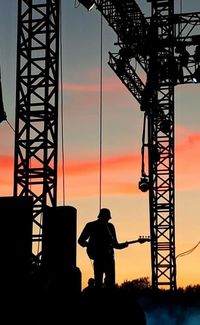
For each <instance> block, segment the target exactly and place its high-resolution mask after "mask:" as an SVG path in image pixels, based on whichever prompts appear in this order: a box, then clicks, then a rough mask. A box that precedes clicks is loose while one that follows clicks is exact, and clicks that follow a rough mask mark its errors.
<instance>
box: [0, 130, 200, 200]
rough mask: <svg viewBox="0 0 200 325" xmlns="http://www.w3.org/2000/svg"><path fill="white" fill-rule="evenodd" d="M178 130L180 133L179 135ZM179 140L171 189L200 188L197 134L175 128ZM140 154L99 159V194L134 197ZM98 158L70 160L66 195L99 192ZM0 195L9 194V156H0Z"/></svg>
mask: <svg viewBox="0 0 200 325" xmlns="http://www.w3.org/2000/svg"><path fill="white" fill-rule="evenodd" d="M180 131H181V132H180ZM178 134H180V135H181V136H179V135H178V138H180V140H179V141H177V143H176V147H175V186H176V189H178V190H192V189H199V187H200V171H199V161H200V132H191V131H190V130H189V129H185V130H184V129H182V128H179V129H178ZM140 168H141V154H140V153H139V152H138V153H133V154H128V153H127V154H125V155H121V156H120V155H116V156H111V157H105V158H104V159H103V160H102V191H103V193H104V194H110V195H116V194H134V193H139V192H138V181H139V178H140ZM99 170H100V162H99V160H98V159H94V160H92V159H90V160H84V161H83V160H81V159H80V160H70V161H67V162H66V164H65V168H64V174H65V178H66V181H65V183H66V187H67V192H68V195H69V196H72V197H79V196H80V197H83V196H85V197H86V196H94V195H98V193H99V176H100V175H99V173H100V172H99ZM62 175H63V172H62V166H61V165H59V166H58V192H59V190H60V189H61V183H62V177H63V176H62ZM0 178H1V188H0V194H1V195H5V194H7V193H8V192H12V187H13V157H12V156H1V157H0Z"/></svg>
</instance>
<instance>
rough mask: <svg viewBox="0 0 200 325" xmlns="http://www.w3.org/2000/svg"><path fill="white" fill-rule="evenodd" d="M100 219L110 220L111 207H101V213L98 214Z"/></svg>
mask: <svg viewBox="0 0 200 325" xmlns="http://www.w3.org/2000/svg"><path fill="white" fill-rule="evenodd" d="M98 219H100V220H107V221H108V220H109V219H111V213H110V210H109V209H106V208H102V209H100V212H99V215H98Z"/></svg>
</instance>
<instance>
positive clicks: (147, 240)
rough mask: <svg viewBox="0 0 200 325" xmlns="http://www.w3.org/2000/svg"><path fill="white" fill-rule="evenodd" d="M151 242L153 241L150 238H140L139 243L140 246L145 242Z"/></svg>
mask: <svg viewBox="0 0 200 325" xmlns="http://www.w3.org/2000/svg"><path fill="white" fill-rule="evenodd" d="M150 241H151V238H150V236H139V238H138V242H139V243H140V244H143V243H145V242H150Z"/></svg>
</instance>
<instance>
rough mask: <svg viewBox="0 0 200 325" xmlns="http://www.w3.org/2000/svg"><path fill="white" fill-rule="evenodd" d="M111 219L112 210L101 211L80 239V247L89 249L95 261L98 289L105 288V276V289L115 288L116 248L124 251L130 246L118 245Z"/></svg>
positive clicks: (85, 228)
mask: <svg viewBox="0 0 200 325" xmlns="http://www.w3.org/2000/svg"><path fill="white" fill-rule="evenodd" d="M110 219H111V214H110V210H109V209H106V208H103V209H101V210H100V213H99V215H98V219H97V220H95V221H91V222H88V223H87V224H86V225H85V227H84V229H83V231H82V233H81V235H80V237H79V239H78V243H79V245H81V246H82V247H87V253H88V256H89V257H90V258H91V259H92V260H94V263H93V266H94V280H95V287H97V288H101V287H102V286H103V276H104V275H105V287H106V288H112V287H114V286H115V259H114V248H116V249H123V248H125V247H127V246H128V243H127V242H124V243H118V241H117V237H116V231H115V227H114V225H113V224H112V223H110V222H108V221H109V220H110Z"/></svg>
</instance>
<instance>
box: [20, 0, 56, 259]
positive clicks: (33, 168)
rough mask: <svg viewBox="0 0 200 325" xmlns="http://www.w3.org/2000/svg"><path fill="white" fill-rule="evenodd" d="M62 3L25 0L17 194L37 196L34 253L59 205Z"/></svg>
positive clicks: (21, 40) (21, 53)
mask: <svg viewBox="0 0 200 325" xmlns="http://www.w3.org/2000/svg"><path fill="white" fill-rule="evenodd" d="M59 2H60V1H59V0H19V1H18V39H17V76H16V126H15V129H16V133H15V162H14V195H15V196H25V195H26V196H28V195H29V196H32V197H33V204H34V209H33V241H35V242H36V243H34V245H33V253H34V254H35V256H38V255H39V252H40V249H41V245H40V242H41V236H42V212H43V209H44V207H45V206H46V205H47V204H48V205H49V206H56V194H57V193H56V192H57V189H56V187H57V129H58V71H59V68H58V64H59V62H58V61H59V60H58V59H59V54H58V51H59Z"/></svg>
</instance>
